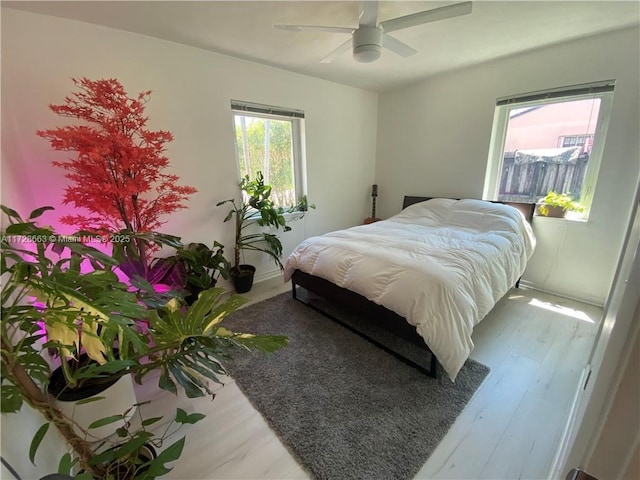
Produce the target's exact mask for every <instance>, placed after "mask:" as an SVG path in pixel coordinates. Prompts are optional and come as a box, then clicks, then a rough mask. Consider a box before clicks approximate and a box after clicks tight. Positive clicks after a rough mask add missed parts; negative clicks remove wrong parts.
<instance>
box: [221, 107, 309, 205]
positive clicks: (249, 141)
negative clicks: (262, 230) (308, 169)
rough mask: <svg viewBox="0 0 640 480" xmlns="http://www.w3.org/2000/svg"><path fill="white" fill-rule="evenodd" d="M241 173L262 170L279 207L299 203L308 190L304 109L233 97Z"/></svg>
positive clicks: (250, 174) (248, 173) (243, 174)
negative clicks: (305, 178) (305, 167)
mask: <svg viewBox="0 0 640 480" xmlns="http://www.w3.org/2000/svg"><path fill="white" fill-rule="evenodd" d="M231 110H232V111H233V122H234V128H235V134H236V135H235V138H236V158H237V160H238V169H239V172H240V177H244V176H245V175H249V176H250V177H251V178H252V179H253V178H255V176H256V173H257V172H262V174H263V175H264V179H265V183H267V184H269V185H271V187H272V191H271V200H273V203H274V204H275V206H276V207H284V208H287V207H290V206H293V205H295V204H296V203H297V202H298V200H299V199H300V198H301V197H302V196H303V195H304V194H305V186H304V176H303V173H304V172H303V168H304V163H303V157H304V141H303V140H304V139H303V132H304V112H303V111H302V110H293V109H287V108H280V107H271V106H268V105H259V104H255V103H246V102H240V101H236V100H232V101H231Z"/></svg>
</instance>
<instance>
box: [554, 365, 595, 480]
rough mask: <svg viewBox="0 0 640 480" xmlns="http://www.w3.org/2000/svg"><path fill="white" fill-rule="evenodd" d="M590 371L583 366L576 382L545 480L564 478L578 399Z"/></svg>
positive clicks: (588, 366)
mask: <svg viewBox="0 0 640 480" xmlns="http://www.w3.org/2000/svg"><path fill="white" fill-rule="evenodd" d="M590 371H591V365H589V364H587V365H585V367H584V369H583V370H582V375H580V382H578V388H577V389H576V393H575V395H574V396H573V402H572V403H571V407H570V409H569V416H568V419H567V423H566V424H565V426H564V429H563V430H562V435H561V436H560V441H559V442H558V448H557V449H556V454H555V456H554V457H553V461H552V462H551V466H550V468H549V472H548V475H547V476H546V477H545V478H565V477H564V475H565V474H566V472H563V471H562V470H564V469H567V468H568V467H569V466H568V465H565V464H566V462H567V458H568V455H569V449H570V448H571V443H572V442H573V437H574V436H575V435H574V434H575V433H576V429H577V428H578V427H579V425H576V420H577V417H578V410H579V404H580V399H581V398H582V395H583V394H584V384H585V382H586V381H587V376H588V375H589V372H590Z"/></svg>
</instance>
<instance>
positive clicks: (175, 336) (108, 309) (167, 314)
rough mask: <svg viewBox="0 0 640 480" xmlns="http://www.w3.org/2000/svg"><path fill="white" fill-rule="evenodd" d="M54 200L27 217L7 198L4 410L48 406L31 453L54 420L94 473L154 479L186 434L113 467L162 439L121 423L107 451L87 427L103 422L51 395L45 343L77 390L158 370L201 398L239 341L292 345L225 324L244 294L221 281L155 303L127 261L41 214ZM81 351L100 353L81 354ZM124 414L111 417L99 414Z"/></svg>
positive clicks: (268, 347)
mask: <svg viewBox="0 0 640 480" xmlns="http://www.w3.org/2000/svg"><path fill="white" fill-rule="evenodd" d="M50 209H51V207H43V208H40V209H37V210H35V211H33V212H32V213H31V214H30V215H29V217H28V219H26V220H24V219H22V218H21V217H20V215H19V214H18V213H17V212H15V211H14V210H12V209H10V208H7V207H4V206H2V211H3V212H4V214H5V215H6V217H7V218H8V222H9V225H8V226H7V227H6V229H5V230H4V231H3V232H2V238H1V247H2V252H1V253H2V256H1V257H0V273H1V274H2V279H3V282H2V291H1V299H2V311H1V314H2V316H1V322H0V325H1V341H2V350H1V376H0V381H1V384H2V389H1V395H2V402H1V407H2V412H3V413H9V412H17V411H18V410H20V408H21V407H22V405H23V403H26V404H28V405H29V406H30V407H32V408H33V409H35V410H36V411H38V412H40V413H41V414H42V416H43V418H44V420H45V423H44V424H43V425H42V427H41V428H40V429H39V430H38V431H37V433H36V434H35V435H34V437H33V440H32V444H31V448H30V453H29V455H30V458H31V459H32V460H33V458H34V456H35V452H36V450H37V448H38V446H39V444H40V442H41V441H42V439H43V437H44V435H45V434H46V432H47V430H48V428H49V425H50V424H53V425H54V426H55V428H57V429H58V431H59V432H60V433H61V435H62V436H63V438H64V439H65V441H66V443H67V444H68V445H69V447H70V448H71V450H72V452H73V453H72V454H71V457H72V458H71V460H67V461H65V462H64V464H65V465H67V466H68V465H70V464H75V463H77V465H78V466H79V467H80V468H81V469H82V470H84V471H85V472H86V473H87V475H91V477H92V478H96V479H114V480H121V479H126V480H130V479H131V478H140V479H142V478H145V479H149V478H155V477H156V476H159V475H162V474H165V473H167V472H168V471H169V469H168V467H166V465H165V464H166V463H168V462H171V461H174V460H176V459H177V458H178V457H179V456H180V454H181V452H182V446H181V445H182V444H183V443H184V438H183V439H181V440H179V441H178V442H176V443H174V444H173V445H171V446H170V447H168V448H167V449H166V450H164V451H163V452H162V453H161V454H160V455H159V456H158V458H157V459H155V460H153V461H150V462H151V463H149V465H148V466H147V467H148V468H147V469H146V470H145V472H144V473H140V475H138V473H134V474H131V473H128V474H127V476H123V477H120V476H113V474H112V470H111V467H113V466H114V462H120V463H122V462H124V463H125V464H127V465H129V466H131V467H132V468H133V470H131V469H128V468H122V469H120V467H118V469H117V471H120V470H123V471H125V470H126V471H128V472H131V471H133V472H139V470H138V469H137V468H136V465H135V464H136V461H137V460H132V458H133V456H132V455H130V454H132V452H133V453H135V452H136V451H137V450H138V449H139V448H141V445H142V444H144V443H145V442H146V441H149V442H151V443H153V438H154V437H153V435H151V434H150V432H148V431H146V430H145V429H144V428H143V429H142V430H140V431H139V432H142V433H134V434H130V433H127V432H125V431H122V430H119V431H115V432H114V433H116V434H117V436H118V437H119V438H118V439H117V440H118V443H117V446H116V447H115V450H114V452H116V453H110V454H104V455H103V452H101V451H98V450H97V449H96V446H95V445H94V444H93V443H91V442H89V441H88V440H87V436H88V435H89V434H90V432H89V431H88V430H91V429H92V428H96V425H90V426H89V427H81V426H79V425H77V424H76V423H75V422H74V419H73V418H70V417H68V416H66V415H65V414H63V413H62V412H61V411H60V409H59V408H58V407H57V406H56V402H55V399H54V398H53V397H52V396H51V395H49V394H48V391H47V384H48V382H49V378H50V375H51V369H50V367H49V364H48V363H47V362H46V361H45V359H44V355H45V352H51V351H52V352H55V353H56V355H57V356H58V357H59V358H60V363H61V368H62V370H63V373H64V377H65V380H66V383H67V385H68V388H70V389H71V388H79V387H81V386H83V385H85V384H88V383H94V382H98V383H100V382H104V381H105V380H106V379H107V377H111V378H112V377H114V376H115V377H121V376H124V375H128V374H132V375H133V376H134V377H135V379H136V381H138V382H141V381H142V379H143V378H144V377H145V376H146V375H147V374H148V373H149V372H151V371H154V370H159V371H160V375H159V384H158V385H159V387H160V388H162V389H164V390H168V391H170V392H173V393H177V392H178V388H180V389H182V390H183V391H184V392H185V393H186V395H187V396H188V397H198V396H205V395H213V391H212V390H211V387H210V383H209V382H214V383H221V380H220V379H219V376H220V375H224V374H225V373H226V371H225V369H224V366H223V365H222V363H221V361H220V360H221V359H223V358H225V355H226V353H227V352H228V351H229V350H230V349H235V348H243V349H250V348H251V349H253V348H255V349H259V350H262V351H264V352H273V351H275V350H277V349H278V348H281V347H282V346H284V345H286V343H287V339H286V337H282V336H254V335H250V334H239V333H233V332H231V331H229V330H227V329H226V328H224V327H223V326H221V322H222V321H223V320H224V318H225V317H226V316H227V315H228V314H229V313H231V312H233V311H234V310H236V309H237V308H238V307H239V306H241V305H242V304H243V303H244V302H245V300H244V299H243V298H242V297H240V296H238V295H231V296H226V295H225V292H224V291H223V289H221V288H211V289H208V290H205V291H204V292H202V293H201V294H200V297H199V298H198V300H197V301H196V302H195V303H194V304H193V305H192V306H191V307H190V308H186V307H184V306H182V305H181V303H180V300H179V299H178V298H172V299H171V300H170V301H169V302H168V303H166V304H165V305H163V306H160V307H157V308H149V306H148V304H145V303H143V302H140V301H139V298H138V296H137V295H136V294H135V293H134V292H132V291H131V288H130V285H127V284H125V283H122V282H120V281H119V279H118V276H117V275H116V273H115V271H114V270H115V269H116V268H117V267H118V261H117V260H116V259H114V258H113V257H112V256H109V255H106V254H104V253H103V252H101V251H99V250H97V249H95V248H93V247H91V246H90V245H85V244H83V243H82V242H75V241H68V238H67V237H63V236H61V235H58V234H56V233H55V232H54V231H53V230H52V229H51V228H45V227H39V226H37V225H36V224H35V223H34V220H35V219H37V218H38V217H39V216H40V215H41V214H42V213H43V212H45V211H47V210H50ZM132 241H133V239H132ZM34 299H37V300H38V302H34ZM43 327H44V329H43ZM116 348H117V350H116ZM82 352H86V354H87V355H88V356H89V357H90V358H91V359H92V360H93V361H92V362H85V363H80V362H78V360H77V359H78V358H79V357H80V354H81V353H82ZM123 415H124V413H123ZM116 420H117V419H116V418H106V419H103V420H102V421H101V422H98V423H100V424H101V425H104V424H109V423H110V422H112V421H113V422H115V421H116ZM150 421H151V420H146V422H147V423H146V424H145V420H143V421H142V426H143V427H145V426H146V425H148V424H149V423H148V422H150ZM176 421H177V422H178V423H180V420H179V419H178V418H176ZM187 423H188V422H187ZM78 428H80V429H81V432H78ZM82 428H84V430H82ZM114 430H116V428H115V427H114ZM180 442H181V443H180ZM165 452H169V453H165ZM100 455H103V456H100ZM105 455H106V456H105ZM115 457H117V458H115ZM96 458H98V459H102V460H100V461H97V460H96ZM131 462H133V463H134V465H131ZM137 462H138V463H139V461H137ZM61 465H62V464H61ZM61 470H63V468H62V467H61ZM131 475H133V476H131Z"/></svg>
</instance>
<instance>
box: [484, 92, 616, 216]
mask: <svg viewBox="0 0 640 480" xmlns="http://www.w3.org/2000/svg"><path fill="white" fill-rule="evenodd" d="M607 83H612V82H607ZM574 88H576V87H566V88H562V89H552V90H548V91H547V92H548V93H549V94H550V95H549V98H541V97H544V95H545V92H534V93H532V94H527V95H519V96H518V97H527V96H531V97H536V98H534V99H533V100H528V101H517V100H516V101H513V102H508V103H503V104H500V103H501V102H504V100H501V99H498V101H497V102H496V106H495V110H494V115H493V127H492V131H491V142H490V145H489V155H488V159H487V170H486V173H485V181H484V190H483V197H482V198H484V199H486V200H497V199H498V194H499V189H500V176H501V174H502V164H503V162H504V146H505V143H506V138H507V129H508V126H509V111H510V110H512V109H516V108H527V107H533V106H544V105H549V104H553V103H561V102H566V101H577V100H585V99H593V98H599V99H600V110H599V111H598V118H597V121H596V127H595V131H594V134H593V145H592V148H591V151H590V153H589V163H588V164H587V171H586V173H585V178H584V182H583V186H582V190H581V192H580V198H579V199H578V201H579V202H580V203H581V204H582V205H583V206H584V212H582V213H581V214H580V215H579V216H576V217H571V218H566V217H565V219H567V220H588V218H589V214H590V211H591V205H592V203H593V195H594V191H595V189H596V184H597V180H598V174H599V172H600V165H601V163H602V154H603V151H604V144H605V139H606V135H607V130H608V128H609V121H610V118H611V111H612V106H613V94H614V91H613V88H612V89H611V90H610V91H596V92H588V93H575V94H572V93H570V92H571V90H573V89H574ZM558 90H561V91H564V90H566V91H567V94H566V95H552V93H553V92H555V91H558ZM561 193H562V192H561Z"/></svg>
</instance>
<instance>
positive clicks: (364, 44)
mask: <svg viewBox="0 0 640 480" xmlns="http://www.w3.org/2000/svg"><path fill="white" fill-rule="evenodd" d="M381 54H382V29H380V28H378V27H369V26H362V27H360V28H359V29H358V30H356V31H355V32H353V58H354V59H355V60H356V61H357V62H360V63H369V62H373V61H374V60H377V59H378V58H380V55H381Z"/></svg>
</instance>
